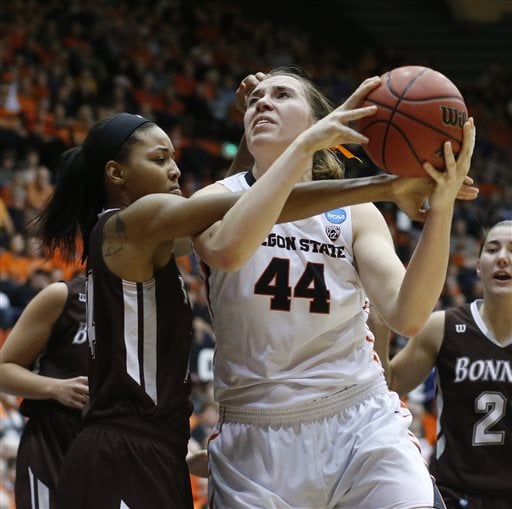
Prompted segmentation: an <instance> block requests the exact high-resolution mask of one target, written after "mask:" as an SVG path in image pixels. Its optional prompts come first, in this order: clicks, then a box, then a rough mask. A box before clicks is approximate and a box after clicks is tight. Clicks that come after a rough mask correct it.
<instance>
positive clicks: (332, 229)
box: [325, 226, 341, 241]
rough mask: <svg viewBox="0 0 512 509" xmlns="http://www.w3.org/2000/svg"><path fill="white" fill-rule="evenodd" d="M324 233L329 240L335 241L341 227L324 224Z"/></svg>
mask: <svg viewBox="0 0 512 509" xmlns="http://www.w3.org/2000/svg"><path fill="white" fill-rule="evenodd" d="M325 233H327V236H328V237H329V240H332V241H335V240H338V238H339V236H340V233H341V228H340V227H339V226H326V227H325Z"/></svg>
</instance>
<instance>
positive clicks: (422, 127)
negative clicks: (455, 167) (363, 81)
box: [358, 65, 468, 177]
mask: <svg viewBox="0 0 512 509" xmlns="http://www.w3.org/2000/svg"><path fill="white" fill-rule="evenodd" d="M381 78H382V83H381V85H379V86H378V87H377V88H376V89H375V90H373V91H372V92H371V93H370V94H368V96H367V97H366V99H365V101H364V102H363V104H362V106H369V105H372V104H375V105H377V107H378V108H377V112H376V113H375V115H371V116H369V117H365V118H362V119H361V120H360V121H359V122H358V130H359V131H360V132H361V133H362V134H364V135H366V136H367V137H368V138H369V140H370V141H369V143H367V144H366V145H363V147H364V150H365V152H366V154H367V155H368V157H369V158H370V159H371V160H372V161H373V162H374V163H375V165H376V166H378V167H379V168H381V169H383V170H386V171H387V172H389V173H393V174H395V175H399V176H401V177H422V176H425V175H426V172H425V170H424V169H423V166H422V164H423V163H424V162H425V161H428V162H430V163H431V164H432V165H433V166H434V167H435V168H437V169H442V168H444V158H443V144H444V142H445V141H451V142H452V146H453V150H454V153H455V154H457V153H458V152H459V150H460V148H461V144H462V126H463V125H464V122H465V121H466V119H467V117H468V111H467V108H466V104H465V102H464V98H463V97H462V95H461V93H460V92H459V90H458V88H457V87H456V86H455V85H454V84H453V82H451V81H450V80H449V79H448V78H447V77H446V76H445V75H444V74H441V73H440V72H438V71H435V70H434V69H430V68H428V67H421V66H415V65H411V66H404V67H397V68H395V69H392V70H391V71H389V72H386V73H385V74H383V75H382V76H381Z"/></svg>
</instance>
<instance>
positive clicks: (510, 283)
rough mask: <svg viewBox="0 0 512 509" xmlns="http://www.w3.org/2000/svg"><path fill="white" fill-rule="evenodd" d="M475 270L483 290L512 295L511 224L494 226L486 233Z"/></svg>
mask: <svg viewBox="0 0 512 509" xmlns="http://www.w3.org/2000/svg"><path fill="white" fill-rule="evenodd" d="M477 271H478V274H479V275H480V277H481V278H482V284H483V288H484V293H485V292H491V293H498V294H509V295H512V226H510V224H507V225H501V226H495V227H494V228H493V229H492V230H491V231H490V232H489V233H488V235H487V238H486V240H485V244H484V246H483V249H482V254H481V255H480V259H479V260H478V265H477Z"/></svg>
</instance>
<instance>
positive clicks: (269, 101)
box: [244, 76, 313, 159]
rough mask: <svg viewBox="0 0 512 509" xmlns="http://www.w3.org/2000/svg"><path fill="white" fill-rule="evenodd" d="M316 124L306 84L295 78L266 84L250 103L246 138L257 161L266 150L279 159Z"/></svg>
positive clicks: (247, 112) (274, 77) (264, 82)
mask: <svg viewBox="0 0 512 509" xmlns="http://www.w3.org/2000/svg"><path fill="white" fill-rule="evenodd" d="M312 122H313V117H312V114H311V108H310V106H309V104H308V101H307V97H306V92H305V89H304V86H303V84H302V83H301V82H300V81H299V80H297V79H295V78H294V77H292V76H272V77H270V78H267V79H265V80H263V81H262V82H261V83H260V84H259V85H258V86H257V87H256V88H255V89H254V90H253V92H252V93H251V95H250V96H249V97H248V99H247V110H246V112H245V116H244V127H245V136H246V140H247V146H248V148H249V151H250V152H251V153H252V154H253V156H254V157H255V159H257V158H258V154H260V153H261V151H262V150H263V149H264V150H265V151H269V150H270V151H272V152H273V153H275V154H276V156H277V155H279V153H281V152H282V151H283V150H284V149H285V148H286V147H287V146H288V145H289V144H290V143H291V142H292V141H293V140H294V139H295V138H296V137H297V136H298V135H299V134H300V133H302V132H303V131H305V130H306V129H307V128H308V127H309V126H310V125H311V124H312Z"/></svg>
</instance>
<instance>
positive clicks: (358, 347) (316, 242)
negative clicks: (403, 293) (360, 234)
mask: <svg viewBox="0 0 512 509" xmlns="http://www.w3.org/2000/svg"><path fill="white" fill-rule="evenodd" d="M219 183H220V184H222V185H224V186H225V187H227V188H228V189H230V190H232V191H242V190H247V189H249V184H248V182H247V180H246V173H239V174H236V175H233V176H231V177H228V178H227V179H224V180H222V181H219ZM256 213H257V212H256ZM243 241H244V238H243V234H242V236H241V238H240V242H243ZM202 268H203V276H204V278H205V283H206V290H207V294H208V301H209V304H210V312H211V316H212V321H213V326H214V330H215V337H216V353H215V357H214V384H215V397H216V400H217V401H218V402H219V403H220V404H221V405H224V406H234V407H238V406H247V405H248V406H252V407H260V408H272V407H282V406H289V405H294V404H299V403H304V402H307V401H310V400H313V399H318V398H321V397H323V396H326V395H329V394H333V393H335V392H338V391H340V390H343V389H344V388H346V387H348V386H351V385H354V384H359V383H362V382H367V381H369V380H371V379H373V378H376V377H377V376H379V375H380V374H381V373H382V367H381V365H380V362H379V360H378V357H377V356H376V354H375V353H374V349H373V344H374V343H373V336H372V335H371V333H370V332H369V329H368V328H367V326H366V319H367V298H366V295H365V293H364V291H363V288H362V285H361V281H360V279H359V275H358V273H357V271H356V269H355V268H354V260H353V253H352V221H351V209H350V207H347V208H342V209H341V208H340V209H335V210H332V211H330V212H327V213H324V214H320V215H317V216H315V217H312V218H308V219H304V220H301V221H296V222H293V223H285V224H279V225H275V226H274V227H273V228H272V230H271V232H270V233H269V235H268V237H267V239H266V240H265V241H264V242H263V243H262V245H261V246H260V247H259V248H258V250H257V251H256V252H255V254H254V255H253V256H252V258H251V259H250V260H249V261H248V262H247V263H246V264H245V265H244V266H243V267H242V268H241V269H240V271H238V272H223V271H218V270H215V269H212V268H210V267H208V266H206V265H205V264H202Z"/></svg>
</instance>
